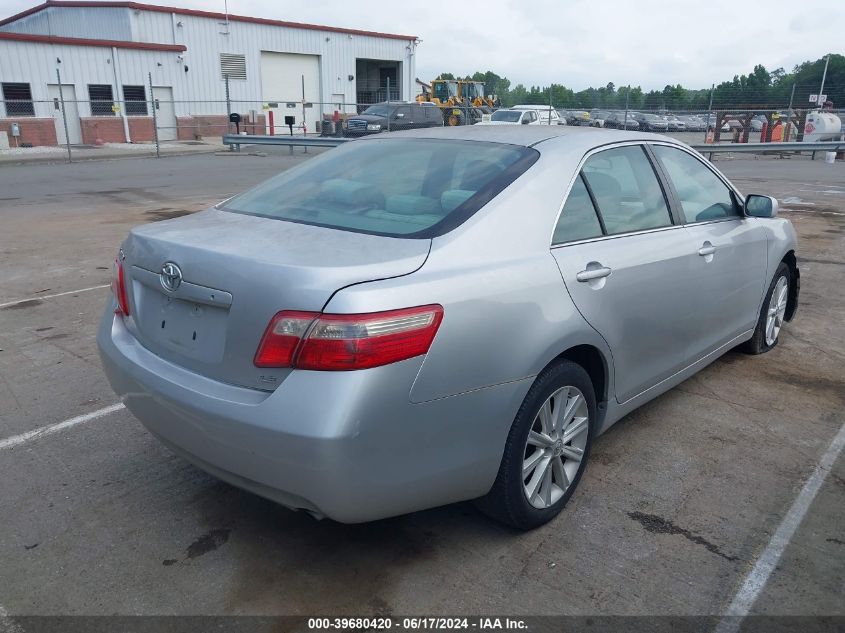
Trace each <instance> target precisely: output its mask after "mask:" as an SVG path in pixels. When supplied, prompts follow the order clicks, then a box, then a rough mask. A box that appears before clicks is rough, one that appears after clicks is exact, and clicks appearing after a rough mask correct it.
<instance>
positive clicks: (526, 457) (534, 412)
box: [476, 360, 596, 530]
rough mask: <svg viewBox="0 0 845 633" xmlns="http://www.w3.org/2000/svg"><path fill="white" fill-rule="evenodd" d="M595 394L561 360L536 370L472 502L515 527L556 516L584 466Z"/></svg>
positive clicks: (582, 374) (574, 367)
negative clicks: (488, 482)
mask: <svg viewBox="0 0 845 633" xmlns="http://www.w3.org/2000/svg"><path fill="white" fill-rule="evenodd" d="M595 420H596V397H595V392H594V390H593V384H592V381H591V380H590V377H589V375H588V374H587V372H586V371H585V370H584V368H583V367H581V366H580V365H578V364H576V363H573V362H571V361H567V360H564V361H561V362H559V363H556V364H554V365H552V366H551V367H549V368H547V369H546V370H545V371H543V373H541V374H540V375H539V376H538V377H537V379H536V380H535V382H534V384H533V385H532V386H531V389H530V390H529V391H528V393H527V394H526V396H525V399H524V400H523V402H522V406H520V408H519V411H518V412H517V414H516V418H515V419H514V422H513V425H512V426H511V430H510V433H509V434H508V439H507V442H506V443H505V451H504V455H503V457H502V463H501V465H500V466H499V473H498V475H497V477H496V481H495V483H494V484H493V487H492V488H491V489H490V492H488V493H487V495H486V496H484V497H482V498H481V499H479V500H477V502H476V505H477V506H478V507H479V509H480V510H481V511H482V512H484V513H485V514H487V515H488V516H490V517H492V518H494V519H496V520H497V521H501V522H502V523H504V524H506V525H509V526H511V527H514V528H516V529H519V530H530V529H533V528H536V527H539V526H540V525H543V524H544V523H547V522H548V521H551V520H552V519H553V518H555V517H556V516H557V515H558V514H559V513H560V511H561V510H562V509H563V507H564V506H565V505H566V503H567V501H569V498H570V497H571V496H572V493H573V492H575V488H576V487H577V486H578V482H579V481H580V480H581V476H582V475H583V473H584V469H585V468H586V465H587V459H588V457H589V454H590V447H591V445H592V441H593V434H594V432H595Z"/></svg>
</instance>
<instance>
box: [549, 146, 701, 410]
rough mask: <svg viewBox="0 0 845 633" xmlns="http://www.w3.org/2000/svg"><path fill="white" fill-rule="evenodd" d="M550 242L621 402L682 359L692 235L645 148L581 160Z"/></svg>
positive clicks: (673, 368) (611, 151) (666, 374)
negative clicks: (608, 359)
mask: <svg viewBox="0 0 845 633" xmlns="http://www.w3.org/2000/svg"><path fill="white" fill-rule="evenodd" d="M554 242H555V247H554V248H553V249H552V254H553V256H554V258H555V260H557V263H558V266H559V268H560V271H561V275H562V276H563V279H564V282H565V283H566V288H567V290H568V291H569V295H570V296H571V298H572V300H573V302H574V303H575V305H576V306H577V308H578V310H579V311H580V312H581V314H582V315H583V316H584V318H585V319H586V320H587V321H588V322H589V323H590V325H591V326H592V327H593V328H595V329H596V331H598V332H599V334H601V336H602V337H603V338H604V339H605V341H607V344H608V346H609V347H610V350H611V353H612V355H613V365H614V369H615V373H614V379H615V384H616V398H617V400H618V401H619V402H625V401H627V400H630V399H631V398H633V397H634V396H636V395H638V394H639V393H641V392H643V391H645V390H646V389H648V388H650V387H652V386H654V385H655V384H657V383H658V382H660V381H661V380H663V379H665V378H668V377H669V376H671V375H672V374H674V373H675V372H677V371H679V370H680V369H682V368H683V367H685V366H686V365H687V364H688V361H687V357H686V342H687V339H688V338H689V336H690V332H691V323H690V318H691V316H692V315H691V308H690V301H691V296H690V295H691V294H692V293H694V290H693V289H692V288H691V287H690V284H689V279H688V276H687V266H688V263H689V254H690V250H691V249H692V242H691V240H690V237H689V235H688V234H687V233H686V232H685V230H684V227H682V226H679V225H676V224H674V223H673V219H672V217H671V214H670V212H669V208H668V204H667V201H666V197H665V196H664V194H663V190H662V188H661V186H660V184H659V181H658V179H657V176H656V174H655V171H654V169H653V167H652V164H651V162H650V160H649V158H648V156H647V155H646V153H645V151H644V148H643V147H641V146H640V145H626V146H622V147H615V148H612V149H608V150H604V151H601V152H597V153H595V154H593V155H592V156H591V157H590V158H588V159H587V161H586V162H585V164H584V168H583V170H582V172H581V174H580V175H579V176H578V178H577V179H576V181H575V184H574V185H573V188H572V191H571V192H570V195H569V197H568V198H567V201H566V204H565V205H564V209H563V212H562V213H561V217H560V219H559V222H558V226H557V227H556V230H555V236H554Z"/></svg>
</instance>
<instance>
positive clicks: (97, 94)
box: [88, 84, 114, 116]
mask: <svg viewBox="0 0 845 633" xmlns="http://www.w3.org/2000/svg"><path fill="white" fill-rule="evenodd" d="M88 98H89V99H90V100H91V116H114V110H113V108H114V94H113V93H112V89H111V85H109V84H88Z"/></svg>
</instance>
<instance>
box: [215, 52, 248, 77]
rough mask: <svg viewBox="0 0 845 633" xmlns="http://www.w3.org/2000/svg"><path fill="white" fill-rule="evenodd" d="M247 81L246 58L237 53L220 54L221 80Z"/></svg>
mask: <svg viewBox="0 0 845 633" xmlns="http://www.w3.org/2000/svg"><path fill="white" fill-rule="evenodd" d="M226 75H229V79H243V80H246V56H245V55H237V54H235V53H220V78H221V79H225V78H226Z"/></svg>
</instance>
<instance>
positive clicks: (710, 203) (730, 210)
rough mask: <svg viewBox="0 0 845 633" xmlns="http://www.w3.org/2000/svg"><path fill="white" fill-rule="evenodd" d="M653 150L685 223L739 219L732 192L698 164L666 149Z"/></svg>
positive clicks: (674, 151)
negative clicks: (682, 213)
mask: <svg viewBox="0 0 845 633" xmlns="http://www.w3.org/2000/svg"><path fill="white" fill-rule="evenodd" d="M652 149H653V150H654V153H655V154H656V155H657V158H658V159H659V160H660V163H661V164H662V165H663V167H664V169H666V172H667V173H668V174H669V178H670V179H671V181H672V185H673V186H674V187H675V192H676V193H677V194H678V198H679V199H680V201H681V208H682V209H683V212H684V220H685V221H686V222H687V223H692V222H707V221H710V220H720V219H724V218H734V217H741V216H742V211H741V210H740V208H739V205H738V204H737V202H736V199H735V197H734V195H733V193H732V192H731V190H730V189H729V188H728V186H727V185H726V184H725V183H724V182H722V179H721V178H719V177H718V176H717V175H716V174H714V173H713V172H712V171H711V170H710V168H708V167H707V166H706V165H704V164H703V163H702V162H701V161H700V160H698V159H697V158H695V157H694V156H691V155H690V154H688V153H687V152H684V151H683V150H679V149H676V148H674V147H667V146H666V145H653V146H652Z"/></svg>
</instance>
